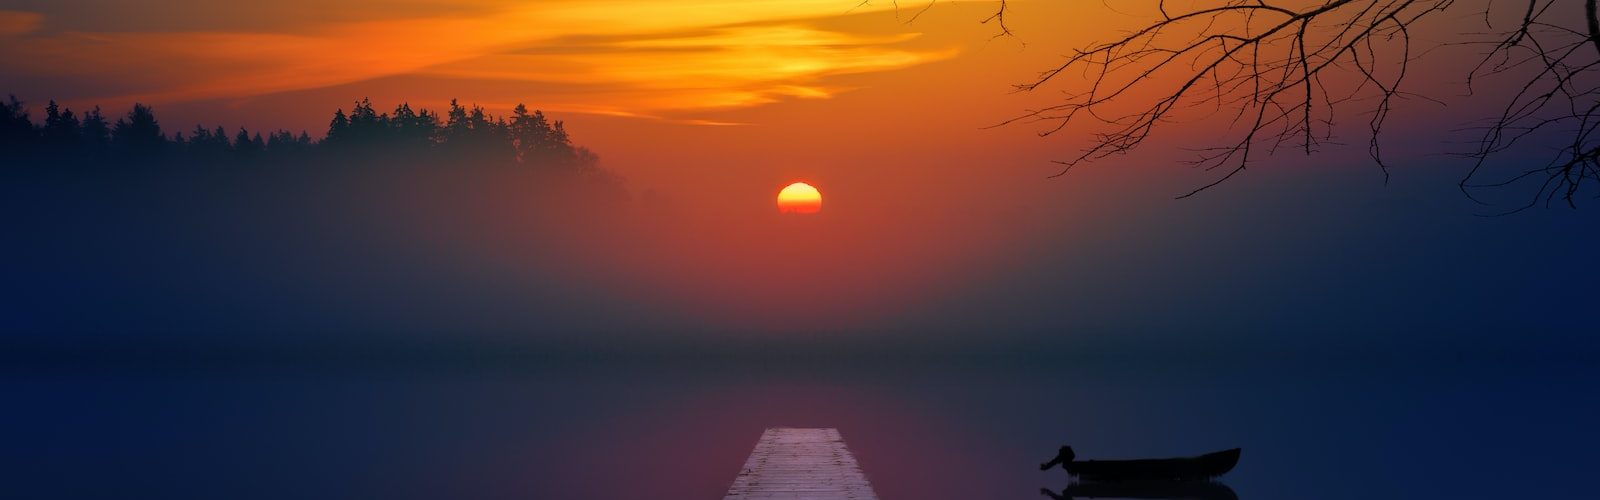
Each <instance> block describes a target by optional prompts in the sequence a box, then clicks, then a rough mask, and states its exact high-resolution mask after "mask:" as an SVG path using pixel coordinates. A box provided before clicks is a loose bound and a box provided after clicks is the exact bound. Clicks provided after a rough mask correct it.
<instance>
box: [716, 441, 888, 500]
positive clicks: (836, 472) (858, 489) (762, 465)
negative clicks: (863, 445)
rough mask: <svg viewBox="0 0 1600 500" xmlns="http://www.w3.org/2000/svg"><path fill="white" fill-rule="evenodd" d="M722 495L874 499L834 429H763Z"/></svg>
mask: <svg viewBox="0 0 1600 500" xmlns="http://www.w3.org/2000/svg"><path fill="white" fill-rule="evenodd" d="M722 498H723V500H757V499H790V500H801V499H804V500H836V499H851V500H877V498H878V495H877V494H876V493H873V492H872V484H870V483H868V482H867V477H866V475H864V474H862V473H861V467H859V466H857V465H856V457H855V456H853V455H851V454H850V450H849V449H848V448H845V446H844V438H843V437H840V436H839V430H838V429H794V428H786V427H780V428H774V429H767V431H766V432H765V433H762V434H761V440H760V441H758V442H756V448H755V449H754V450H751V451H750V458H749V459H747V460H745V462H744V469H743V470H741V471H740V472H739V477H738V478H735V479H734V480H733V486H732V487H730V488H728V495H727V496H725V497H722Z"/></svg>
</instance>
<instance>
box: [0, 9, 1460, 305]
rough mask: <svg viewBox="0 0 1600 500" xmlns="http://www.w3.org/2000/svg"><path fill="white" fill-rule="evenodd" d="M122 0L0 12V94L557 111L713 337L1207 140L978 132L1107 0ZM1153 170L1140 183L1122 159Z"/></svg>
mask: <svg viewBox="0 0 1600 500" xmlns="http://www.w3.org/2000/svg"><path fill="white" fill-rule="evenodd" d="M144 5H145V4H143V3H140V4H138V5H137V6H136V5H135V3H133V2H120V1H112V0H98V1H85V2H72V3H71V5H63V4H61V3H51V2H25V3H23V5H21V6H20V8H15V9H14V10H9V11H0V37H3V39H0V58H3V59H4V60H6V61H7V62H8V63H7V65H6V68H5V69H4V70H0V71H4V76H5V77H6V78H5V85H4V86H5V87H10V88H4V89H0V91H10V92H14V93H16V94H18V95H19V96H20V97H22V98H24V99H26V100H29V101H32V103H33V104H34V105H35V107H36V108H37V107H39V105H40V103H41V102H42V101H43V100H45V99H48V98H56V99H59V100H61V101H63V102H64V103H66V104H68V105H70V106H73V107H77V108H80V109H81V108H84V107H87V106H89V105H92V104H100V105H103V106H105V107H106V108H107V109H108V110H112V111H113V112H120V111H116V110H120V109H124V108H125V107H126V106H127V105H128V104H130V103H131V102H132V101H135V100H138V101H143V102H147V103H152V104H154V105H155V109H156V112H157V115H158V116H159V117H161V118H162V120H163V122H162V123H163V126H164V127H165V128H166V130H167V131H168V132H173V131H178V130H190V129H192V128H193V127H194V125H195V124H196V123H197V122H201V123H204V124H205V125H206V126H208V127H211V126H215V125H224V126H227V127H229V128H233V127H238V126H246V127H250V128H251V129H261V128H279V127H282V128H290V129H294V130H299V129H307V130H309V131H310V132H311V134H312V135H313V136H318V135H320V133H321V132H322V131H323V129H325V127H326V124H327V121H328V117H329V115H330V113H331V111H332V110H333V109H335V108H339V107H345V108H348V107H349V104H350V103H351V102H352V101H354V100H358V99H360V98H363V97H370V98H371V99H372V101H373V102H374V103H375V104H377V105H378V106H379V107H380V108H387V107H391V106H394V105H395V104H397V103H399V102H401V101H402V100H405V101H410V102H411V103H412V104H413V105H421V106H424V107H429V108H433V109H438V108H441V107H443V106H445V103H447V102H448V101H449V100H450V99H451V98H460V99H461V100H462V101H463V102H466V103H477V104H482V105H484V106H486V107H488V108H489V109H490V110H491V111H492V112H495V113H500V114H503V113H505V112H507V111H508V110H509V109H510V108H511V107H512V106H514V105H515V104H517V103H527V104H528V105H529V106H530V107H533V108H539V109H543V110H545V111H547V112H548V113H550V114H551V115H553V116H554V117H556V118H557V119H564V120H566V122H567V125H568V130H570V131H571V132H572V134H573V137H574V139H575V141H576V142H578V143H579V144H582V145H584V146H587V147H589V148H591V149H593V150H594V151H595V152H596V153H598V154H599V155H600V157H601V159H602V164H603V166H605V167H607V168H609V169H611V170H613V171H616V172H618V173H620V174H621V175H622V176H624V177H625V178H626V179H627V180H628V185H629V188H630V189H632V190H633V191H635V192H636V193H646V192H649V193H651V194H650V196H651V197H652V199H655V200H660V201H659V205H658V206H660V207H664V208H662V210H665V211H669V212H671V213H673V214H675V215H673V218H672V219H670V222H669V223H664V224H662V225H661V227H658V228H656V229H655V230H658V231H662V232H663V235H662V236H661V237H662V238H663V239H662V240H661V241H663V242H665V243H663V244H664V245H666V246H667V248H663V249H661V251H659V252H651V253H649V255H647V256H644V257H641V258H642V259H644V260H646V261H648V265H647V266H646V267H650V268H652V269H656V270H658V271H659V272H656V273H654V274H653V275H651V276H644V277H639V276H631V277H627V278H625V279H624V281H628V282H629V283H633V284H638V283H645V284H649V285H650V286H651V287H654V288H651V289H650V290H646V291H644V292H641V293H643V294H646V295H652V294H654V295H659V292H660V291H661V290H669V292H668V293H667V295H671V294H672V293H673V292H671V291H672V290H676V291H677V292H680V293H679V295H683V296H684V298H682V299H681V300H685V301H689V302H693V303H694V304H691V305H690V306H688V307H687V309H691V310H693V309H696V308H698V309H701V310H704V311H707V314H708V315H712V316H716V317H718V318H724V319H727V320H728V321H731V322H733V324H736V325H737V324H744V325H746V326H748V325H752V324H755V325H763V326H767V327H770V326H772V325H774V324H775V322H776V321H778V320H775V319H774V318H782V317H793V316H797V315H798V316H805V317H808V318H810V319H809V320H808V321H811V323H804V322H802V324H798V325H791V326H795V327H797V328H802V329H803V328H806V327H808V326H812V327H843V326H852V327H856V328H861V327H863V325H871V324H873V323H872V322H873V321H877V322H886V323H892V322H893V321H894V318H895V313H894V311H893V306H892V305H891V304H890V303H889V302H886V301H885V299H883V298H884V297H893V298H894V302H898V303H902V304H911V303H916V302H917V301H919V300H928V299H929V298H930V297H936V296H937V295H939V294H940V293H941V292H942V291H945V290H952V289H958V288H961V287H963V286H964V285H965V284H967V283H970V282H971V281H972V280H977V279H981V276H982V275H984V274H985V273H990V272H999V271H1005V270H1011V271H1014V269H1013V268H1014V267H1016V266H1018V265H1020V264H1018V262H1017V259H1018V257H1017V255H1018V253H1019V252H1023V251H1025V250H1024V249H1026V248H1030V247H1031V246H1033V245H1035V244H1037V243H1038V241H1040V240H1043V239H1049V240H1051V241H1057V242H1060V241H1063V240H1065V241H1072V240H1074V239H1093V238H1096V237H1097V236H1098V232H1099V231H1102V230H1104V229H1105V228H1107V227H1109V226H1110V225H1114V224H1119V223H1122V222H1125V221H1129V220H1134V219H1135V218H1136V216H1137V214H1134V213H1129V212H1126V211H1124V212H1117V213H1110V212H1108V210H1109V209H1108V208H1107V206H1108V205H1107V204H1106V202H1107V201H1108V200H1116V202H1117V205H1116V206H1122V207H1127V206H1140V205H1143V204H1158V203H1167V202H1168V201H1169V200H1170V198H1171V196H1173V195H1174V194H1180V193H1182V192H1185V191H1187V190H1188V189H1191V188H1193V187H1195V186H1197V185H1200V184H1203V183H1205V182H1206V181H1208V180H1210V179H1211V178H1212V176H1210V175H1209V174H1207V173H1204V172H1197V171H1186V170H1184V169H1181V168H1177V167H1171V166H1172V165H1175V164H1176V161H1175V159H1180V158H1184V157H1186V155H1187V153H1185V152H1183V151H1182V150H1181V149H1180V148H1181V147H1183V146H1187V145H1199V144H1197V143H1196V141H1197V138H1200V139H1203V138H1206V137H1214V136H1215V132H1216V130H1215V129H1205V128H1190V129H1188V130H1184V129H1182V128H1174V129H1172V131H1170V132H1163V133H1162V135H1160V136H1159V137H1158V140H1159V141H1162V142H1163V143H1164V146H1168V147H1164V148H1163V149H1161V150H1158V151H1151V152H1144V153H1141V154H1138V155H1134V156H1130V157H1125V158H1114V159H1112V160H1110V161H1107V162H1104V163H1102V164H1099V166H1098V167H1097V168H1093V169H1088V170H1084V171H1082V172H1081V173H1079V172H1075V173H1074V174H1073V176H1071V177H1069V178H1068V179H1064V180H1055V181H1048V180H1046V179H1045V176H1046V175H1048V174H1051V173H1054V172H1056V166H1055V165H1053V164H1051V163H1050V160H1054V159H1059V158H1061V157H1063V156H1066V155H1067V154H1070V153H1071V152H1072V151H1074V150H1075V149H1076V148H1077V147H1081V146H1082V145H1083V144H1085V140H1086V139H1087V133H1086V132H1085V133H1079V134H1077V135H1072V134H1067V135H1064V136H1062V137H1053V138H1050V139H1040V138H1039V137H1037V136H1036V135H1035V134H1034V133H1033V132H1035V131H1036V130H1037V128H1038V127H1031V126H1028V125H1016V126H1008V127H1002V128H997V129H985V128H983V127H985V126H988V125H993V124H996V123H998V122H1000V121H1003V120H1005V119H1006V118H1010V117H1013V116H1016V115H1017V114H1018V113H1020V112H1021V111H1022V110H1025V109H1029V108H1030V107H1035V106H1039V105H1042V104H1046V103H1051V102H1055V99H1058V98H1059V96H1060V92H1064V91H1071V90H1075V89H1074V87H1073V85H1074V82H1075V80H1072V79H1070V78H1069V79H1066V80H1064V81H1062V82H1061V83H1060V86H1057V87H1052V88H1046V89H1044V90H1041V91H1039V92H1036V93H1032V94H1016V93H1011V92H1010V90H1011V86H1012V85H1013V84H1017V83H1022V82H1025V81H1028V80H1029V79H1030V78H1032V77H1033V76H1034V75H1036V74H1037V72H1038V71H1040V70H1042V69H1045V68H1047V67H1049V65H1051V64H1052V63H1054V62H1056V61H1058V60H1059V58H1060V57H1061V55H1062V54H1064V53H1067V52H1068V50H1070V48H1074V47H1081V46H1084V45H1086V44H1088V43H1090V42H1092V41H1096V40H1103V39H1105V38H1107V37H1109V36H1112V35H1113V34H1115V33H1118V32H1119V31H1120V30H1125V29H1128V28H1131V27H1134V26H1136V25H1138V24H1140V23H1142V22H1146V21H1148V19H1149V17H1148V15H1147V14H1148V12H1143V11H1135V10H1133V9H1132V8H1131V7H1123V6H1118V7H1117V8H1110V7H1108V6H1106V5H1104V4H1102V3H1099V2H1057V1H1014V2H1012V3H1011V7H1010V11H1009V12H1008V18H1007V21H1008V25H1009V27H1010V29H1011V31H1012V32H1013V34H1014V35H1013V36H1009V37H997V36H996V35H997V34H999V28H998V26H996V25H994V24H992V23H991V24H983V23H981V22H980V21H982V20H984V19H985V18H987V17H989V16H990V14H992V13H993V11H994V4H993V3H987V2H977V3H954V2H952V3H945V2H940V3H938V4H935V5H933V6H932V8H930V9H928V10H926V11H925V12H924V11H922V10H921V9H922V7H923V6H924V5H925V4H921V3H916V2H901V3H900V6H899V8H897V7H896V5H895V3H893V2H888V1H873V2H870V3H867V4H865V5H862V4H861V2H859V0H785V1H767V2H755V1H744V0H679V1H670V2H669V1H647V0H565V1H531V2H530V1H520V2H513V1H504V0H477V1H443V0H410V1H405V2H375V1H350V2H325V1H315V2H313V1H310V0H289V1H284V2H272V3H251V4H234V3H228V4H219V3H216V2H203V1H199V0H173V1H168V2H161V3H160V5H161V7H162V8H159V9H153V8H148V7H147V6H144ZM1466 10H1468V11H1470V9H1466ZM919 12H921V13H920V15H919ZM913 18H915V21H914V22H911V21H912V19H913ZM1424 105H1425V104H1424ZM1402 106H1419V105H1413V104H1403V105H1402ZM1413 109H1418V108H1413ZM1441 117H1442V118H1441ZM1433 118H1434V119H1445V120H1449V119H1451V118H1452V115H1449V114H1446V113H1440V114H1438V115H1436V116H1434V117H1433ZM1352 122H1353V123H1355V124H1356V125H1364V122H1362V121H1361V120H1352ZM1396 126H1397V127H1403V126H1406V124H1405V123H1400V124H1398V125H1396ZM1401 147H1404V145H1401ZM1362 153H1364V151H1356V154H1354V155H1346V156H1345V157H1346V158H1358V157H1359V154H1362ZM1151 164H1159V165H1164V167H1162V169H1161V171H1162V172H1164V174H1162V175H1152V174H1150V172H1149V171H1148V169H1127V168H1121V167H1126V166H1147V165H1151ZM1174 173H1176V175H1173V174H1174ZM796 180H804V181H807V182H810V183H811V184H813V185H815V186H817V187H818V188H819V189H820V190H821V192H822V194H823V196H824V197H825V199H826V200H827V207H826V210H824V211H823V213H822V214H821V215H820V217H819V218H818V219H817V220H816V221H813V222H797V221H793V220H780V219H776V218H775V217H776V211H775V210H774V208H773V194H774V193H775V192H776V190H777V189H778V188H780V187H782V186H783V185H786V184H788V183H789V182H793V181H796ZM1250 182H1252V181H1249V180H1244V181H1239V184H1240V185H1244V186H1248V185H1249V183H1250ZM498 258H505V259H509V260H515V258H516V256H515V255H509V256H504V255H503V256H498ZM685 262H691V263H693V264H694V265H684V263H685ZM651 266H653V267H651ZM690 287H693V288H697V289H700V290H698V291H696V292H694V293H686V292H684V290H685V289H687V288H690ZM706 290H710V291H706ZM752 290H760V291H761V293H756V294H752ZM818 297H827V300H820V299H817V298H818ZM733 298H737V299H739V300H740V301H742V302H738V303H736V304H733V309H738V310H739V311H730V310H729V308H730V305H729V303H728V302H727V301H729V300H732V299H733ZM923 305H926V304H925V303H923ZM819 308H820V309H819ZM802 311H809V313H808V314H800V312H802ZM819 311H820V312H829V313H835V314H828V315H820V314H816V313H817V312H819ZM741 318H745V319H748V320H749V322H748V323H739V321H741Z"/></svg>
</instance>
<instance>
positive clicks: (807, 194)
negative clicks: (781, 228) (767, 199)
mask: <svg viewBox="0 0 1600 500" xmlns="http://www.w3.org/2000/svg"><path fill="white" fill-rule="evenodd" d="M820 211H822V193H821V192H819V191H817V188H814V187H811V185H810V184H806V183H804V182H796V183H794V184H790V185H788V186H786V187H784V188H783V190H782V191H779V192H778V213H781V214H814V213H817V212H820Z"/></svg>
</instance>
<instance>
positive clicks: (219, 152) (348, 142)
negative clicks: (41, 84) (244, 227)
mask: <svg viewBox="0 0 1600 500" xmlns="http://www.w3.org/2000/svg"><path fill="white" fill-rule="evenodd" d="M0 146H3V147H4V150H5V151H7V152H8V153H7V154H6V155H7V156H9V157H11V158H13V159H21V160H31V161H18V162H16V163H14V165H17V166H23V165H33V166H35V167H36V168H48V167H51V166H54V165H59V164H85V165H98V166H107V165H118V164H126V163H135V164H139V163H146V164H206V165H216V164H228V163H245V164H252V163H255V164H259V163H272V162H275V161H277V160H291V159H292V160H297V161H300V162H302V163H322V161H320V160H333V161H334V162H341V161H342V162H344V163H352V162H350V161H348V160H350V159H352V157H356V158H360V157H382V158H383V159H384V160H385V162H392V161H395V160H402V161H403V162H404V161H410V162H430V163H440V162H445V163H456V162H468V161H470V162H471V163H475V164H482V163H489V164H502V165H523V166H531V167H539V168H548V169H553V170H569V171H592V170H595V169H597V157H596V156H595V155H594V154H593V153H591V152H590V151H589V150H587V149H585V148H583V147H580V146H576V145H574V144H573V143H572V139H571V137H570V136H569V135H568V134H567V130H566V127H565V126H564V124H563V123H562V122H561V121H560V120H554V121H552V120H550V119H549V118H546V117H545V115H544V113H543V112H541V111H538V110H533V111H531V112H530V111H529V109H528V107H527V106H525V105H522V104H518V105H517V107H516V108H515V109H513V110H512V112H511V116H510V117H496V116H493V115H490V114H489V113H488V112H486V111H485V110H484V108H483V107H481V106H477V105H473V106H470V107H468V106H462V105H461V104H460V103H459V102H457V101H456V100H454V99H452V100H451V101H450V108H449V110H447V111H446V112H445V113H444V114H443V115H440V114H438V113H435V112H433V111H430V110H427V109H423V108H415V109H414V108H412V107H411V105H410V104H409V103H402V104H400V105H399V106H396V107H395V108H394V110H393V111H392V112H379V111H378V110H377V109H376V108H374V107H373V105H372V101H371V100H370V99H362V100H360V101H357V102H356V103H355V105H354V106H353V107H352V108H351V109H350V112H349V113H348V114H347V113H346V112H345V110H344V109H343V108H340V109H338V110H337V111H335V112H334V114H333V118H332V119H331V120H330V121H329V124H328V131H327V134H326V135H325V136H323V138H321V139H320V140H316V139H312V137H311V135H310V134H309V133H307V132H305V131H301V132H299V133H298V134H296V133H293V132H290V131H288V130H275V131H270V132H266V134H265V135H263V133H262V132H261V131H254V132H252V131H250V130H248V129H245V128H244V127H240V128H239V129H238V130H237V131H236V132H233V133H230V132H229V131H228V130H227V129H225V128H223V127H221V126H218V127H215V128H207V127H204V126H200V125H196V126H195V127H194V129H193V130H190V131H188V132H177V133H173V134H171V135H170V136H169V135H167V133H166V132H164V131H163V129H162V126H161V122H160V120H158V119H157V118H156V116H155V113H154V111H153V110H152V109H151V108H150V106H147V105H144V104H134V105H133V108H132V109H131V110H129V111H128V112H127V113H126V114H125V115H123V116H121V117H117V118H116V120H115V121H112V120H111V119H110V118H109V117H107V116H106V115H105V114H104V112H103V111H102V110H101V109H100V107H99V106H95V107H94V109H91V110H89V111H87V112H84V113H82V114H81V115H79V114H78V113H75V112H74V111H73V110H72V109H71V108H66V107H62V106H59V105H58V104H57V103H56V102H55V101H53V100H52V101H50V102H49V104H48V105H46V106H45V109H44V117H43V122H42V123H35V122H34V120H33V117H32V116H31V112H30V110H29V109H28V108H27V106H26V105H25V103H24V102H22V101H20V100H18V99H17V97H16V96H15V95H12V96H10V97H9V98H8V99H7V100H4V101H0ZM374 159H376V158H374ZM354 163H362V162H354Z"/></svg>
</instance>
